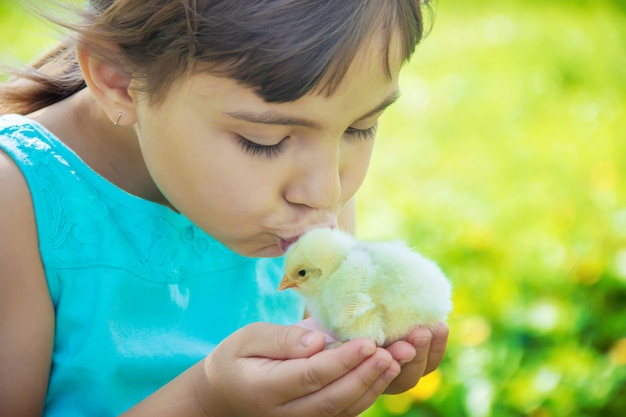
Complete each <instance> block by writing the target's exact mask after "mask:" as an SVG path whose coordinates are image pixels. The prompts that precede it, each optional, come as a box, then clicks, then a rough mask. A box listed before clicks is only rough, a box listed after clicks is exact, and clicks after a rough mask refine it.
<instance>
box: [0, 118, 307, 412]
mask: <svg viewBox="0 0 626 417" xmlns="http://www.w3.org/2000/svg"><path fill="white" fill-rule="evenodd" d="M0 148H1V149H3V150H4V151H5V152H7V153H8V154H9V155H10V156H11V157H12V158H13V159H14V161H15V162H16V163H17V165H18V166H19V167H20V169H21V170H22V172H23V175H24V177H25V178H26V181H27V183H28V186H29V187H30V192H31V195H32V199H33V204H34V210H35V218H36V222H37V230H38V236H39V250H40V253H41V259H42V261H43V265H44V269H45V274H46V279H47V282H48V288H49V290H50V296H51V298H52V302H53V304H54V309H55V312H56V333H55V340H54V351H53V355H52V370H51V374H50V381H49V387H48V394H47V398H46V403H45V412H44V415H45V416H46V417H51V416H59V417H78V416H81V417H84V416H115V415H118V414H120V413H122V412H124V411H125V410H126V409H128V408H130V407H132V406H133V405H135V404H136V403H138V402H139V401H141V400H142V399H144V398H145V397H147V396H148V395H150V394H151V393H152V392H154V391H155V390H157V389H158V388H160V387H161V386H163V385H165V384H166V383H167V382H169V381H170V380H172V379H173V378H174V377H176V376H177V375H178V374H180V373H182V372H183V371H184V370H185V369H187V368H188V367H190V366H192V365H193V364H194V363H196V362H198V361H199V360H201V359H202V358H203V357H205V356H206V355H207V354H208V353H210V352H211V350H212V349H213V348H214V347H215V346H216V345H217V344H218V343H220V341H221V340H222V339H224V338H225V337H226V336H228V335H230V334H231V333H233V332H234V331H235V330H237V329H238V328H240V327H242V326H244V325H246V324H249V323H252V322H256V321H266V322H272V323H277V324H285V325H286V324H292V323H294V322H296V321H298V320H300V319H301V318H302V315H303V311H304V309H303V306H302V303H301V301H300V299H299V298H298V296H297V294H295V293H293V292H290V291H286V292H280V293H279V292H278V291H277V286H278V283H279V281H280V277H281V276H282V273H283V270H282V265H283V259H282V258H274V259H253V258H246V257H242V256H240V255H237V254H236V253H234V252H232V251H230V250H229V249H227V248H226V247H224V246H223V245H221V244H220V243H219V242H217V241H216V240H214V239H213V238H211V237H210V236H209V235H207V234H206V233H204V232H203V231H202V230H200V229H198V228H197V227H196V226H194V225H193V224H192V223H191V222H190V221H189V220H188V219H187V218H185V217H184V216H183V215H181V214H178V213H175V212H174V211H172V210H170V209H169V208H167V207H165V206H162V205H160V204H156V203H153V202H150V201H147V200H143V199H140V198H138V197H135V196H133V195H131V194H128V193H126V192H125V191H123V190H122V189H120V188H118V187H116V186H115V185H113V184H112V183H110V182H108V181H107V180H106V179H104V178H103V177H101V176H99V175H98V174H97V173H96V172H94V171H93V170H91V169H90V168H89V167H88V166H87V165H85V163H84V162H82V161H81V160H80V159H79V158H78V156H77V155H76V154H74V153H73V152H72V151H71V150H70V149H68V148H67V147H66V146H65V145H63V143H61V142H60V141H59V140H58V139H57V138H55V137H54V136H53V135H52V134H51V133H50V132H49V131H47V130H46V129H44V128H43V127H42V126H41V125H39V124H37V123H35V122H33V121H31V120H29V119H27V118H25V117H22V116H16V115H7V116H2V117H0Z"/></svg>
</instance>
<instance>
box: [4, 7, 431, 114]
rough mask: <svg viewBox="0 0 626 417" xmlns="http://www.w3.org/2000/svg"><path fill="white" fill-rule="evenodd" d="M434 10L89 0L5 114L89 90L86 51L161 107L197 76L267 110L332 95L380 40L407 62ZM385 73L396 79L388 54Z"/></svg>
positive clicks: (18, 80)
mask: <svg viewBox="0 0 626 417" xmlns="http://www.w3.org/2000/svg"><path fill="white" fill-rule="evenodd" d="M425 10H430V8H429V1H428V0H345V1H344V0H255V1H252V0H150V1H145V0H89V4H88V6H87V8H86V9H84V10H82V11H81V12H80V18H79V19H78V23H67V22H58V21H57V23H61V24H62V25H63V26H65V27H66V28H67V29H69V30H70V33H72V34H73V36H68V37H67V38H66V39H65V40H64V41H63V42H62V43H61V44H59V45H58V46H57V47H56V48H54V49H53V50H52V51H50V52H49V53H47V54H45V55H44V56H43V57H41V58H40V59H38V60H37V61H36V62H34V63H33V64H32V65H31V66H29V67H27V68H26V69H23V70H20V71H13V78H12V79H11V80H9V81H8V82H6V83H4V84H3V85H0V114H2V113H9V112H15V113H22V114H26V113H30V112H33V111H36V110H38V109H40V108H42V107H45V106H48V105H50V104H53V103H56V102H58V101H60V100H63V99H64V98H67V97H69V96H71V95H72V94H74V93H76V92H77V91H79V90H81V89H82V88H84V87H85V82H84V80H83V78H82V75H81V72H80V69H79V67H78V62H77V60H76V53H75V49H76V45H77V43H79V44H81V45H82V46H84V47H86V48H88V49H89V51H90V53H91V54H96V55H97V56H99V57H100V58H102V59H106V60H109V61H111V62H113V63H115V64H116V65H119V67H120V68H121V69H122V70H123V71H125V72H126V73H127V74H129V75H131V76H132V77H133V78H135V79H136V80H137V81H139V83H138V84H139V85H140V86H141V89H142V91H143V92H145V93H147V95H148V98H149V100H150V101H151V102H152V103H155V104H158V103H159V102H160V101H161V100H162V99H163V97H164V96H165V94H166V93H167V92H168V87H170V86H171V84H172V82H173V81H175V80H176V78H178V77H179V76H181V75H183V74H185V73H191V72H195V71H208V72H210V73H211V74H214V75H219V76H226V77H230V78H233V79H235V80H237V81H239V82H240V83H241V84H242V85H245V86H248V87H252V88H254V89H255V90H256V92H257V93H258V94H259V96H260V97H262V98H263V99H264V100H266V101H268V102H288V101H293V100H296V99H298V98H300V97H302V96H304V95H305V94H307V93H309V92H312V91H314V90H315V91H318V92H320V93H322V94H326V95H330V94H332V93H333V92H334V91H335V89H336V88H337V86H338V85H339V84H340V82H341V81H342V79H343V77H344V75H345V73H346V71H347V69H348V67H349V65H350V64H351V62H352V60H353V58H354V56H355V55H356V53H357V51H358V50H359V49H360V48H362V47H363V45H364V43H365V42H366V41H368V40H370V39H372V36H373V34H374V31H377V32H376V34H379V33H382V34H383V36H386V37H387V39H383V40H384V41H386V42H384V43H383V45H386V46H387V47H388V45H389V43H390V41H391V38H392V37H394V36H398V37H399V40H400V45H401V47H402V54H403V58H404V59H405V60H408V59H409V58H410V57H411V55H412V53H413V51H414V49H415V47H416V45H417V44H418V43H419V42H420V40H421V39H422V37H423V35H424V33H425V28H424V26H425V25H424V20H425V19H424V17H425V13H424V11H425ZM386 52H387V54H386V55H384V56H385V62H384V63H383V64H384V65H385V68H386V69H387V72H388V74H389V51H388V50H387V51H386Z"/></svg>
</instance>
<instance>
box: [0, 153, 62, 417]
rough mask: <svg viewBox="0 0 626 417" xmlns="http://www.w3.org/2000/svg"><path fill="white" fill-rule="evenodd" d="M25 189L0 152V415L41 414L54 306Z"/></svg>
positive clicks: (25, 186) (49, 357) (19, 176)
mask: <svg viewBox="0 0 626 417" xmlns="http://www.w3.org/2000/svg"><path fill="white" fill-rule="evenodd" d="M38 248H39V245H38V240H37V231H36V226H35V218H34V214H33V207H32V202H31V198H30V192H29V189H28V186H27V184H26V181H25V180H24V178H23V176H22V174H21V172H20V170H19V169H18V168H17V166H16V165H15V164H14V163H13V161H12V160H11V158H10V157H9V156H8V155H7V154H5V153H4V152H2V151H0V341H1V342H0V415H2V416H41V413H42V410H43V404H44V400H45V396H46V389H47V387H48V377H49V373H50V363H51V354H52V343H53V337H54V310H53V307H52V302H51V300H50V296H49V293H48V286H47V284H46V279H45V275H44V272H43V267H42V264H41V260H40V257H39V249H38Z"/></svg>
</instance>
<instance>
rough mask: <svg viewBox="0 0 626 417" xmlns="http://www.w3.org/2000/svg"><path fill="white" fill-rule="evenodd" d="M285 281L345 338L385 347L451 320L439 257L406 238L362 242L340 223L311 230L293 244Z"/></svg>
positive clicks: (313, 312)
mask: <svg viewBox="0 0 626 417" xmlns="http://www.w3.org/2000/svg"><path fill="white" fill-rule="evenodd" d="M286 288H293V289H295V290H296V291H298V292H299V293H300V294H301V295H302V296H303V297H304V299H305V302H306V304H307V307H308V310H309V313H310V314H311V316H312V317H313V318H315V319H317V321H318V322H319V323H320V324H321V325H322V326H323V327H324V328H326V329H327V330H328V331H330V332H331V333H332V335H333V336H334V337H335V338H337V339H338V340H339V341H346V340H351V339H355V338H359V337H366V338H369V339H371V340H373V341H374V342H375V343H376V344H377V345H378V346H386V345H388V344H390V343H392V342H394V341H396V340H399V339H402V338H403V337H405V336H406V335H407V334H408V333H409V331H410V330H411V329H413V328H414V327H416V326H418V325H426V326H434V325H435V324H436V323H438V322H440V321H445V320H446V318H447V316H448V314H449V312H450V310H451V309H452V302H451V291H452V289H451V285H450V282H449V281H448V279H447V278H446V276H445V275H444V274H443V272H442V271H441V269H440V268H439V266H437V264H436V263H434V262H433V261H431V260H429V259H427V258H425V257H424V256H422V255H421V254H419V253H417V252H415V251H413V250H411V249H409V248H408V247H407V246H406V245H405V244H404V243H402V242H363V241H358V240H357V239H356V238H354V237H353V236H351V235H349V234H347V233H344V232H342V231H340V230H336V229H314V230H311V231H309V232H307V233H305V234H304V235H303V236H302V237H301V238H300V239H299V240H298V241H297V242H296V243H294V244H293V245H292V246H291V247H290V248H289V249H288V250H287V253H286V256H285V276H284V277H283V280H282V281H281V283H280V285H279V287H278V289H279V290H284V289H286Z"/></svg>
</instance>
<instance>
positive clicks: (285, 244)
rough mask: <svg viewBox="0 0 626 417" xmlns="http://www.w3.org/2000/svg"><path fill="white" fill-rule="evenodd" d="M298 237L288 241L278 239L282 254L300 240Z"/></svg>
mask: <svg viewBox="0 0 626 417" xmlns="http://www.w3.org/2000/svg"><path fill="white" fill-rule="evenodd" d="M300 236H302V235H300ZM300 236H296V237H292V238H289V239H280V242H279V246H280V249H281V250H282V251H283V253H285V252H287V249H289V248H290V247H291V245H293V244H294V243H296V242H297V241H298V239H300Z"/></svg>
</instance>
